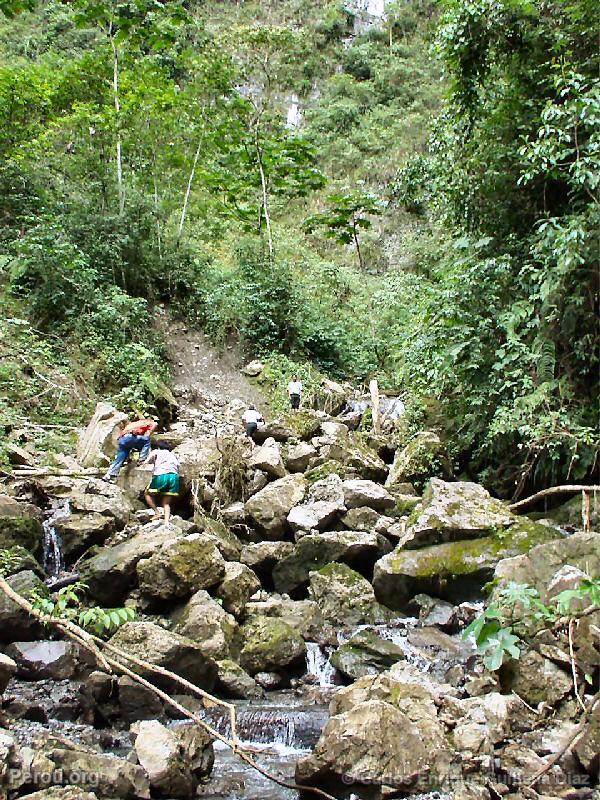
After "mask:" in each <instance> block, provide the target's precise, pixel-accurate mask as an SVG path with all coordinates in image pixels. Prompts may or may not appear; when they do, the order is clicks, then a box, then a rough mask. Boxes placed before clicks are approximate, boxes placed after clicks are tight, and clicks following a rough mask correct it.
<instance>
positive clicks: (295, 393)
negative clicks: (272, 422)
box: [288, 375, 302, 411]
mask: <svg viewBox="0 0 600 800" xmlns="http://www.w3.org/2000/svg"><path fill="white" fill-rule="evenodd" d="M288 394H289V396H290V404H291V406H292V411H297V410H298V409H299V408H300V396H301V395H302V383H301V382H300V381H299V380H298V376H297V375H292V380H291V381H290V382H289V383H288Z"/></svg>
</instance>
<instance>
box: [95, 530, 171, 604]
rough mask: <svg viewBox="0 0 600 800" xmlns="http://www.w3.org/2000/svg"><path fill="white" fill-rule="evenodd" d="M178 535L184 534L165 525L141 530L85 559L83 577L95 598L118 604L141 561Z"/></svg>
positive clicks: (102, 601)
mask: <svg viewBox="0 0 600 800" xmlns="http://www.w3.org/2000/svg"><path fill="white" fill-rule="evenodd" d="M177 536H183V534H182V533H178V532H177V530H172V529H170V528H166V527H165V526H161V527H159V528H151V529H149V530H145V529H140V531H139V533H136V534H135V535H134V536H132V537H131V539H128V540H127V541H125V542H122V543H121V544H117V545H113V546H112V547H103V548H101V549H100V550H97V551H96V552H95V553H93V554H92V555H91V556H90V558H87V559H85V560H84V561H82V562H81V565H80V574H81V579H82V581H84V583H86V584H87V586H88V591H89V593H90V595H91V596H92V597H93V598H94V599H95V600H97V601H98V602H100V603H102V604H104V605H107V606H110V607H114V606H117V605H119V603H121V602H122V601H123V598H124V596H125V594H126V592H127V590H128V589H130V588H131V587H132V586H133V584H134V582H135V576H136V567H137V564H138V562H139V561H140V560H141V559H144V558H150V557H151V556H152V555H154V554H155V553H157V552H159V551H160V550H161V548H162V546H163V545H165V544H166V543H167V542H171V541H172V540H173V539H174V538H175V537H177Z"/></svg>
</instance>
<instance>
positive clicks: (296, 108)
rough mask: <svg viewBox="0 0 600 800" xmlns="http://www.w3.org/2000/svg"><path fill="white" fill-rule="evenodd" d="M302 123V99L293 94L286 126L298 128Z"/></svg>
mask: <svg viewBox="0 0 600 800" xmlns="http://www.w3.org/2000/svg"><path fill="white" fill-rule="evenodd" d="M301 121H302V112H301V111H300V98H299V97H298V95H297V94H293V95H291V97H290V101H289V105H288V109H287V118H286V122H285V124H286V125H287V127H288V128H297V127H298V125H300V123H301Z"/></svg>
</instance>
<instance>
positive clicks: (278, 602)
mask: <svg viewBox="0 0 600 800" xmlns="http://www.w3.org/2000/svg"><path fill="white" fill-rule="evenodd" d="M246 616H247V618H248V619H252V618H253V617H256V616H258V617H277V618H278V619H282V620H283V621H284V622H285V623H286V624H287V625H289V627H290V628H291V629H292V630H294V631H296V632H297V633H298V634H300V636H302V638H303V639H306V640H310V641H314V640H316V639H319V638H320V636H321V634H322V632H323V627H324V625H325V620H324V619H323V615H322V614H321V609H320V608H319V606H318V604H317V603H315V602H313V601H312V600H290V599H289V598H287V597H282V596H281V595H269V598H268V599H267V600H252V601H250V602H249V603H248V605H247V606H246Z"/></svg>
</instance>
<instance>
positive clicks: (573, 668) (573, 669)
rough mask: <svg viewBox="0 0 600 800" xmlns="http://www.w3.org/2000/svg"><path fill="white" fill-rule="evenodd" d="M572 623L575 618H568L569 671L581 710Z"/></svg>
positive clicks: (582, 705) (582, 706) (582, 704)
mask: <svg viewBox="0 0 600 800" xmlns="http://www.w3.org/2000/svg"><path fill="white" fill-rule="evenodd" d="M574 624H575V620H574V619H571V620H569V656H570V659H571V673H572V675H573V689H574V690H575V697H576V698H577V702H578V703H579V705H580V706H581V708H582V709H583V711H585V704H584V702H583V700H582V699H581V696H580V694H579V686H578V685H577V680H578V676H577V663H576V661H575V650H574V648H573V625H574Z"/></svg>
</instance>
